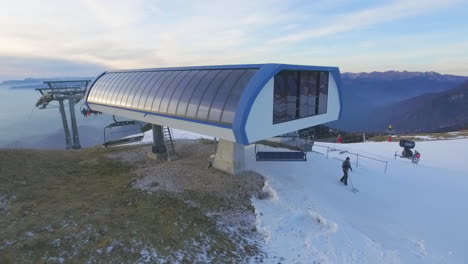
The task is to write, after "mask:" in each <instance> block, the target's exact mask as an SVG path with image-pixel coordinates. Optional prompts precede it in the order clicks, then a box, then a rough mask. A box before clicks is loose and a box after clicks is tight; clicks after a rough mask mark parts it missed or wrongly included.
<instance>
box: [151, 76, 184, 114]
mask: <svg viewBox="0 0 468 264" xmlns="http://www.w3.org/2000/svg"><path fill="white" fill-rule="evenodd" d="M180 73H181V72H180V71H172V72H171V75H170V76H169V77H167V79H166V80H165V81H164V82H162V83H161V85H160V88H159V89H158V91H157V93H156V95H155V96H154V99H153V103H152V104H151V110H152V111H154V112H159V105H160V104H161V101H162V98H163V96H164V93H165V92H166V91H167V89H168V87H169V86H170V85H171V84H172V83H173V82H174V80H175V79H176V77H177V76H179V74H180Z"/></svg>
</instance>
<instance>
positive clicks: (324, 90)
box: [318, 72, 329, 114]
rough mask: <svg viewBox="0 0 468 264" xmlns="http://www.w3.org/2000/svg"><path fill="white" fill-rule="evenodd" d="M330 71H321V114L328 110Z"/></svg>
mask: <svg viewBox="0 0 468 264" xmlns="http://www.w3.org/2000/svg"><path fill="white" fill-rule="evenodd" d="M328 78H329V73H328V72H321V73H320V89H319V91H320V94H319V109H318V113H319V114H325V113H326V112H327V105H328Z"/></svg>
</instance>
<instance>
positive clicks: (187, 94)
mask: <svg viewBox="0 0 468 264" xmlns="http://www.w3.org/2000/svg"><path fill="white" fill-rule="evenodd" d="M209 72H210V71H208V70H204V71H200V72H199V74H197V75H196V76H195V77H194V78H193V79H192V81H190V82H189V83H188V85H187V87H186V89H185V90H184V91H183V93H182V95H181V97H180V100H179V103H178V105H177V109H176V114H177V115H180V116H185V112H186V111H187V105H188V103H189V101H190V98H191V97H192V94H193V92H194V91H195V90H196V89H197V86H198V85H199V84H200V83H201V82H202V80H203V79H204V78H205V76H207V75H208V73H209Z"/></svg>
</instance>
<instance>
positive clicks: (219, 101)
mask: <svg viewBox="0 0 468 264" xmlns="http://www.w3.org/2000/svg"><path fill="white" fill-rule="evenodd" d="M246 71H247V70H233V71H232V73H231V74H230V75H229V76H228V77H227V78H226V80H225V81H224V82H223V83H222V84H221V86H220V87H219V90H218V91H217V93H216V96H215V98H214V100H213V102H212V103H211V107H210V110H209V115H208V119H209V120H212V121H216V122H219V121H220V119H221V113H222V112H223V107H224V105H225V103H226V100H227V98H228V96H229V94H230V92H231V90H232V89H233V87H234V86H235V85H236V83H237V82H239V80H240V78H241V77H242V75H243V74H245V73H246Z"/></svg>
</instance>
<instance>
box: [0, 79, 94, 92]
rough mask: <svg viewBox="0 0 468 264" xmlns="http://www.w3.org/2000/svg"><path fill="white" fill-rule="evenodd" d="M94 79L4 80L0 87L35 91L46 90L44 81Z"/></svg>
mask: <svg viewBox="0 0 468 264" xmlns="http://www.w3.org/2000/svg"><path fill="white" fill-rule="evenodd" d="M93 79H94V77H61V78H24V79H23V80H6V81H3V82H1V83H0V85H4V86H8V87H9V88H10V89H35V88H46V87H47V86H46V85H45V84H44V81H67V80H93Z"/></svg>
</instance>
